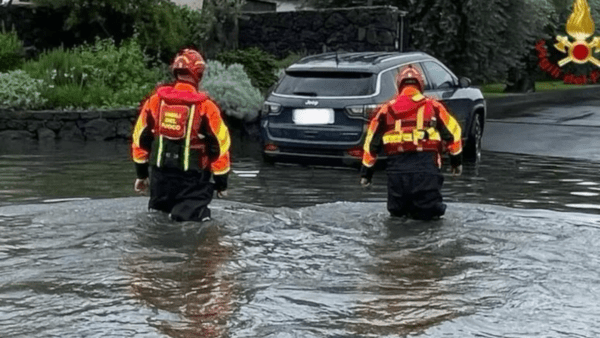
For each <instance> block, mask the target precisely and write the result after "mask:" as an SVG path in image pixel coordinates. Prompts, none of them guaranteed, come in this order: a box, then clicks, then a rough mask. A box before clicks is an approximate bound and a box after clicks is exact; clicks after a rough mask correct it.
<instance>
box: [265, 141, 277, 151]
mask: <svg viewBox="0 0 600 338" xmlns="http://www.w3.org/2000/svg"><path fill="white" fill-rule="evenodd" d="M264 149H265V151H278V150H279V147H277V146H276V145H274V144H273V143H267V144H265V147H264Z"/></svg>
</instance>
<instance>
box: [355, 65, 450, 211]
mask: <svg viewBox="0 0 600 338" xmlns="http://www.w3.org/2000/svg"><path fill="white" fill-rule="evenodd" d="M396 84H397V87H398V95H397V96H396V97H394V98H393V99H392V100H390V101H388V102H386V103H384V104H383V105H382V106H381V107H379V109H378V110H377V113H376V115H375V116H374V117H373V118H372V119H371V121H370V124H369V128H368V130H367V135H366V138H365V144H364V148H363V150H364V153H363V160H362V167H361V181H360V183H361V185H363V186H365V187H366V186H369V185H370V184H371V178H372V177H373V171H374V165H375V162H376V159H377V152H378V150H379V149H381V148H380V147H381V146H383V151H384V153H385V155H386V156H387V157H388V159H387V169H386V171H387V176H388V202H387V208H388V211H389V212H390V214H392V215H393V216H409V217H412V218H416V219H424V220H430V219H434V218H438V217H440V216H442V215H443V214H444V212H445V211H446V205H445V204H444V203H443V202H442V195H441V192H440V191H441V188H442V184H443V182H444V177H443V176H442V174H441V173H440V169H441V166H442V153H443V152H444V151H447V152H448V153H449V155H450V164H451V167H452V174H453V175H455V176H458V175H460V174H461V173H462V143H461V128H460V125H459V124H458V122H457V121H456V120H455V119H454V117H452V115H450V114H449V113H448V111H447V110H446V108H445V107H444V105H443V104H442V103H441V102H439V101H437V100H435V99H432V98H427V97H425V96H424V95H423V94H422V92H423V90H424V89H425V81H424V79H423V75H422V74H421V72H420V71H419V69H417V68H416V67H414V66H412V65H408V66H405V67H403V68H402V69H401V70H400V71H399V72H398V74H397V76H396Z"/></svg>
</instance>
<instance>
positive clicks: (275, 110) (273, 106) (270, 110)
mask: <svg viewBox="0 0 600 338" xmlns="http://www.w3.org/2000/svg"><path fill="white" fill-rule="evenodd" d="M280 112H281V105H280V104H279V103H273V102H269V101H266V102H265V103H263V107H262V110H261V114H262V115H263V116H265V115H277V114H279V113H280Z"/></svg>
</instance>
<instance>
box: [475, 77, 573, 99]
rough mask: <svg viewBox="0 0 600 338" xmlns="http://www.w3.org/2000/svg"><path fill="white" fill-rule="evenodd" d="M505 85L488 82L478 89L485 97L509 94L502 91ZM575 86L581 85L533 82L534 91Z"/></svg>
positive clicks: (561, 82) (560, 82)
mask: <svg viewBox="0 0 600 338" xmlns="http://www.w3.org/2000/svg"><path fill="white" fill-rule="evenodd" d="M505 87H506V85H505V84H503V83H490V84H486V85H483V86H481V87H480V89H481V92H482V93H483V96H484V97H485V98H493V97H502V96H505V95H511V93H504V88H505ZM577 88H581V85H576V84H565V83H564V82H563V81H538V82H536V83H535V91H536V92H548V91H554V90H566V89H577Z"/></svg>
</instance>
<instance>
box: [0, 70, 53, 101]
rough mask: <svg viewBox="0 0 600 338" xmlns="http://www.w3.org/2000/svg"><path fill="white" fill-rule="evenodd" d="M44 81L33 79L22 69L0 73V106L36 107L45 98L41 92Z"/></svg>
mask: <svg viewBox="0 0 600 338" xmlns="http://www.w3.org/2000/svg"><path fill="white" fill-rule="evenodd" d="M45 86H46V85H45V84H44V81H42V80H38V79H34V78H32V77H31V76H29V75H28V74H27V73H25V72H23V71H22V70H14V71H10V72H7V73H0V108H3V109H17V108H21V109H38V108H41V107H43V106H44V104H45V103H46V100H45V99H44V98H43V97H42V95H41V92H42V91H43V90H44V87H45Z"/></svg>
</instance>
